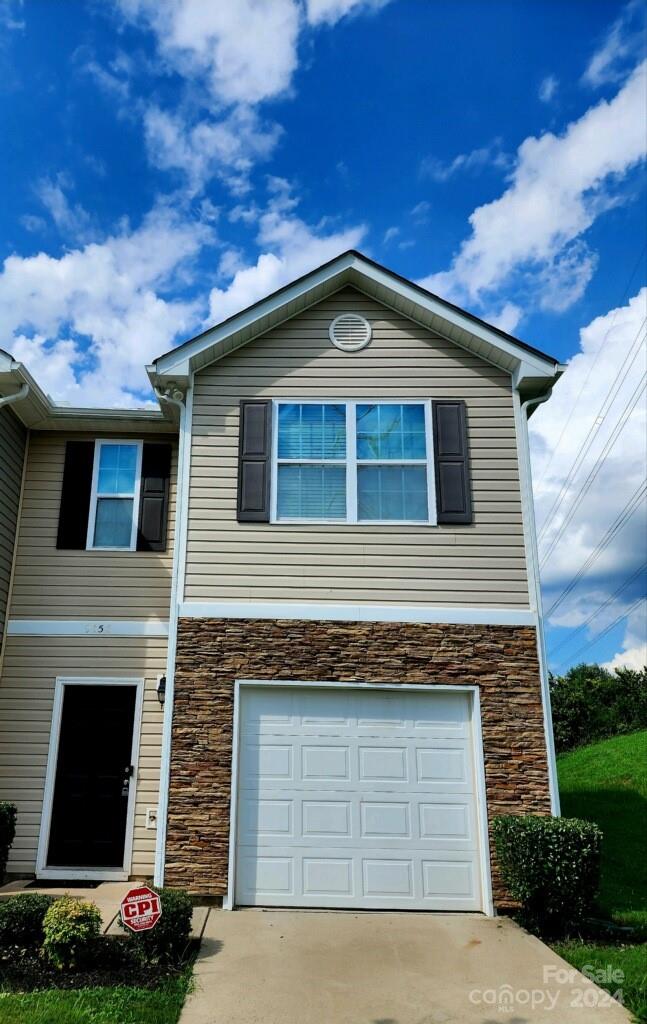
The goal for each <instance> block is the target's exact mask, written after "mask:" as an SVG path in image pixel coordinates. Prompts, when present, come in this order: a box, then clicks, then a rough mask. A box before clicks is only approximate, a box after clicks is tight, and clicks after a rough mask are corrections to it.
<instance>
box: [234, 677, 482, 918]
mask: <svg viewBox="0 0 647 1024" xmlns="http://www.w3.org/2000/svg"><path fill="white" fill-rule="evenodd" d="M268 686H269V687H283V688H291V689H293V688H301V689H305V688H307V689H323V690H375V691H382V690H392V691H394V692H395V693H398V692H400V691H402V690H405V691H407V692H410V691H413V692H414V693H415V692H418V693H434V692H438V691H443V692H446V693H467V694H470V695H471V712H472V713H471V724H472V752H473V756H474V772H475V776H476V779H475V781H476V787H475V788H476V796H477V815H478V832H479V853H480V867H481V897H482V906H483V913H484V914H486V915H487V916H488V917H492V916H493V915H494V901H493V897H492V879H491V876H490V839H489V833H488V826H487V793H486V787H485V755H484V752H483V736H482V731H481V705H480V700H479V688H478V686H474V685H472V684H465V685H462V684H446V683H438V684H436V683H361V682H359V683H358V682H353V683H345V682H344V683H340V682H325V681H324V682H319V681H317V682H313V681H309V680H282V679H237V680H236V681H235V683H234V714H233V732H232V755H231V797H230V801H229V851H228V855H229V861H228V866H227V893H226V895H225V897H224V899H223V902H222V907H223V910H233V909H234V907H235V899H234V893H235V889H236V845H237V829H238V762H239V755H240V695H241V689H242V688H248V687H268Z"/></svg>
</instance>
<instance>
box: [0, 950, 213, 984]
mask: <svg viewBox="0 0 647 1024" xmlns="http://www.w3.org/2000/svg"><path fill="white" fill-rule="evenodd" d="M193 953H194V950H193V949H190V950H189V952H188V956H187V959H186V960H185V962H184V963H183V964H181V965H179V966H175V967H169V966H165V965H163V964H147V963H142V961H141V960H140V959H139V958H138V957H136V956H135V955H134V954H133V951H132V949H130V948H129V947H128V943H127V940H124V939H120V938H109V937H108V936H102V937H101V939H100V940H99V948H98V950H97V952H96V956H94V957H93V961H94V962H93V963H92V964H89V963H88V964H87V965H85V966H80V967H79V968H78V969H77V970H74V971H61V970H59V969H58V968H56V967H54V966H53V965H52V964H49V963H48V962H47V960H45V959H44V958H43V957H42V956H40V953H39V951H38V950H37V949H20V948H19V947H16V946H10V947H7V948H5V949H0V991H5V992H35V991H39V990H41V989H51V988H59V989H77V988H99V987H103V986H109V987H114V986H117V985H135V986H137V987H138V988H148V989H154V988H159V986H160V985H162V984H163V983H164V982H165V981H166V980H167V979H169V978H175V977H177V976H178V975H179V974H182V973H183V971H184V970H185V968H186V964H187V962H188V961H189V960H190V959H191V957H192V955H193Z"/></svg>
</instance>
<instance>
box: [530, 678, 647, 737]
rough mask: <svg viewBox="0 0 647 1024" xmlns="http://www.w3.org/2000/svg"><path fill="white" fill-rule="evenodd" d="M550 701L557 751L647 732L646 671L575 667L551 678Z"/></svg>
mask: <svg viewBox="0 0 647 1024" xmlns="http://www.w3.org/2000/svg"><path fill="white" fill-rule="evenodd" d="M550 700H551V707H552V712H553V732H554V734H555V746H556V748H557V750H558V751H564V750H572V749H573V748H574V747H579V746H582V745H583V744H585V743H593V742H594V741H595V740H602V739H606V738H607V737H609V736H618V735H620V734H622V733H628V732H637V731H638V730H639V729H646V728H647V668H645V669H642V670H641V671H640V672H638V671H636V670H635V669H628V668H621V669H617V670H616V671H615V672H608V671H607V670H606V669H604V668H601V666H600V665H576V666H574V667H573V668H571V669H569V671H568V672H567V673H566V675H564V676H551V679H550Z"/></svg>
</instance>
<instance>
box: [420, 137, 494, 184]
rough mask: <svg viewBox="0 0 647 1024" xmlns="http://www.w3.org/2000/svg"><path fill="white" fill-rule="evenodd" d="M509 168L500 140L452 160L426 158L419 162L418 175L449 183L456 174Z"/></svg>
mask: <svg viewBox="0 0 647 1024" xmlns="http://www.w3.org/2000/svg"><path fill="white" fill-rule="evenodd" d="M509 166H510V157H509V156H507V154H506V153H504V152H503V151H502V149H501V139H494V140H493V142H490V143H489V144H488V145H487V146H481V147H480V148H479V149H473V150H471V151H470V152H469V153H459V155H458V156H455V157H454V159H453V160H449V161H443V160H438V159H437V158H436V157H431V156H427V157H424V159H423V160H421V162H420V174H421V176H422V177H423V178H431V179H432V181H438V182H445V181H449V179H450V178H453V177H454V176H455V175H456V174H459V173H463V172H472V173H473V172H478V171H482V170H483V169H484V168H485V167H494V168H497V169H499V170H506V169H507V168H508V167H509Z"/></svg>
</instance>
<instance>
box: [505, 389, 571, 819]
mask: <svg viewBox="0 0 647 1024" xmlns="http://www.w3.org/2000/svg"><path fill="white" fill-rule="evenodd" d="M549 397H550V392H549V394H548V395H546V396H545V397H544V398H543V401H546V399H548V398H549ZM537 401H538V402H539V401H540V400H539V399H538V400H537ZM512 404H513V408H514V419H515V428H516V434H517V451H518V453H519V483H520V485H521V513H522V522H523V537H524V545H525V548H526V566H527V572H528V591H529V597H530V604H531V607H532V608H533V610H534V614H535V616H536V625H537V658H538V661H539V679H540V683H541V703H542V709H543V716H544V736H545V739H546V756H547V758H548V787H549V791H550V806H551V811H552V813H553V814H554V815H555V816H558V815H559V814H560V813H561V811H560V802H559V782H558V778H557V757H556V754H555V740H554V736H553V719H552V714H551V709H550V686H549V681H548V660H547V657H546V640H545V636H544V618H543V610H542V598H541V580H540V576H539V554H538V549H537V526H536V522H535V504H534V498H533V491H532V464H531V461H530V443H529V440H528V418H527V415H526V411H525V409H524V406H522V404H521V398H520V396H519V392H518V391H517V390H514V391H513V392H512Z"/></svg>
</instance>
